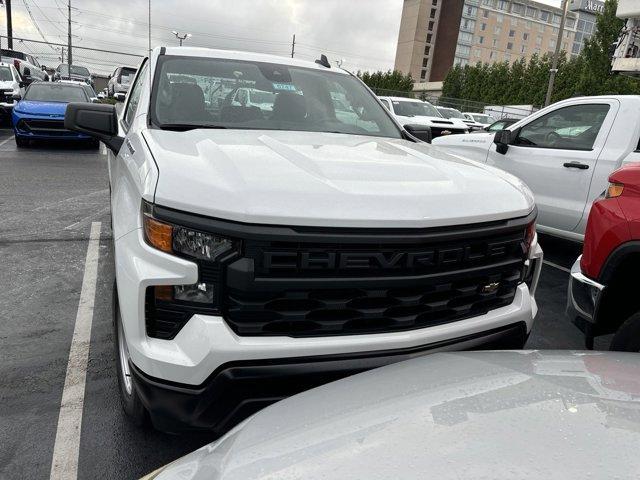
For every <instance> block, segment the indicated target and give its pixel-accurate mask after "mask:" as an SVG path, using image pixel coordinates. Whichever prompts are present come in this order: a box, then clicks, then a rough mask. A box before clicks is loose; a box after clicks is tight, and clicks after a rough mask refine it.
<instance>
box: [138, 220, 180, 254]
mask: <svg viewBox="0 0 640 480" xmlns="http://www.w3.org/2000/svg"><path fill="white" fill-rule="evenodd" d="M143 218H144V236H145V238H146V239H147V242H148V243H149V245H151V246H152V247H155V248H157V249H158V250H162V251H163V252H167V253H171V252H172V251H173V247H172V239H173V228H172V227H171V225H167V224H166V223H163V222H159V221H157V220H154V219H153V218H151V217H148V216H146V215H145V216H144V217H143Z"/></svg>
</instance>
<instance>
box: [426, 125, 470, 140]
mask: <svg viewBox="0 0 640 480" xmlns="http://www.w3.org/2000/svg"><path fill="white" fill-rule="evenodd" d="M445 132H448V133H445ZM460 133H464V130H460V129H457V128H453V127H451V128H445V127H442V128H440V127H431V135H432V136H433V138H437V137H441V136H442V135H452V134H460Z"/></svg>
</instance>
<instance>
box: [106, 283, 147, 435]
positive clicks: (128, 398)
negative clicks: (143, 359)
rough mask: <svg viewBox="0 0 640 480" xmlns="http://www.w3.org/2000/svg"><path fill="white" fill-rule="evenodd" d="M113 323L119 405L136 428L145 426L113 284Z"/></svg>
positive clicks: (142, 408) (145, 417)
mask: <svg viewBox="0 0 640 480" xmlns="http://www.w3.org/2000/svg"><path fill="white" fill-rule="evenodd" d="M113 309H114V310H113V317H114V318H113V323H114V337H115V348H116V370H117V374H118V386H119V391H120V403H121V404H122V409H123V410H124V412H125V413H126V414H127V416H128V417H129V419H130V420H131V421H132V422H133V423H134V424H135V425H138V426H147V425H148V423H149V415H148V413H147V410H146V409H145V408H144V406H143V405H142V401H141V400H140V396H139V395H138V392H137V391H136V386H135V384H134V382H133V379H132V377H131V371H130V367H129V349H128V347H127V342H126V339H125V337H124V330H123V327H122V316H121V315H120V307H119V304H118V290H117V288H116V285H115V282H114V285H113Z"/></svg>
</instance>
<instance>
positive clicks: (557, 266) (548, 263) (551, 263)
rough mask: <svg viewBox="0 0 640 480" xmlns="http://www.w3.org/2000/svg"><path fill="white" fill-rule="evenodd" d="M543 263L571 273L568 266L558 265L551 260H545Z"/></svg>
mask: <svg viewBox="0 0 640 480" xmlns="http://www.w3.org/2000/svg"><path fill="white" fill-rule="evenodd" d="M542 263H543V264H545V265H549V266H550V267H553V268H557V269H558V270H562V271H563V272H566V273H571V269H570V268H567V267H563V266H562V265H558V264H557V263H553V262H550V261H549V260H543V261H542Z"/></svg>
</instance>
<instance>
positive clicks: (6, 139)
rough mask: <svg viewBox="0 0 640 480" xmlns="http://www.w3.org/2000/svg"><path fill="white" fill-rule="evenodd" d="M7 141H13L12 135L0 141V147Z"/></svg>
mask: <svg viewBox="0 0 640 480" xmlns="http://www.w3.org/2000/svg"><path fill="white" fill-rule="evenodd" d="M9 140H13V135H11V136H10V137H9V138H5V139H4V140H2V141H1V142H0V147H1V146H3V145H4V144H5V143H7V142H8V141H9Z"/></svg>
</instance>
